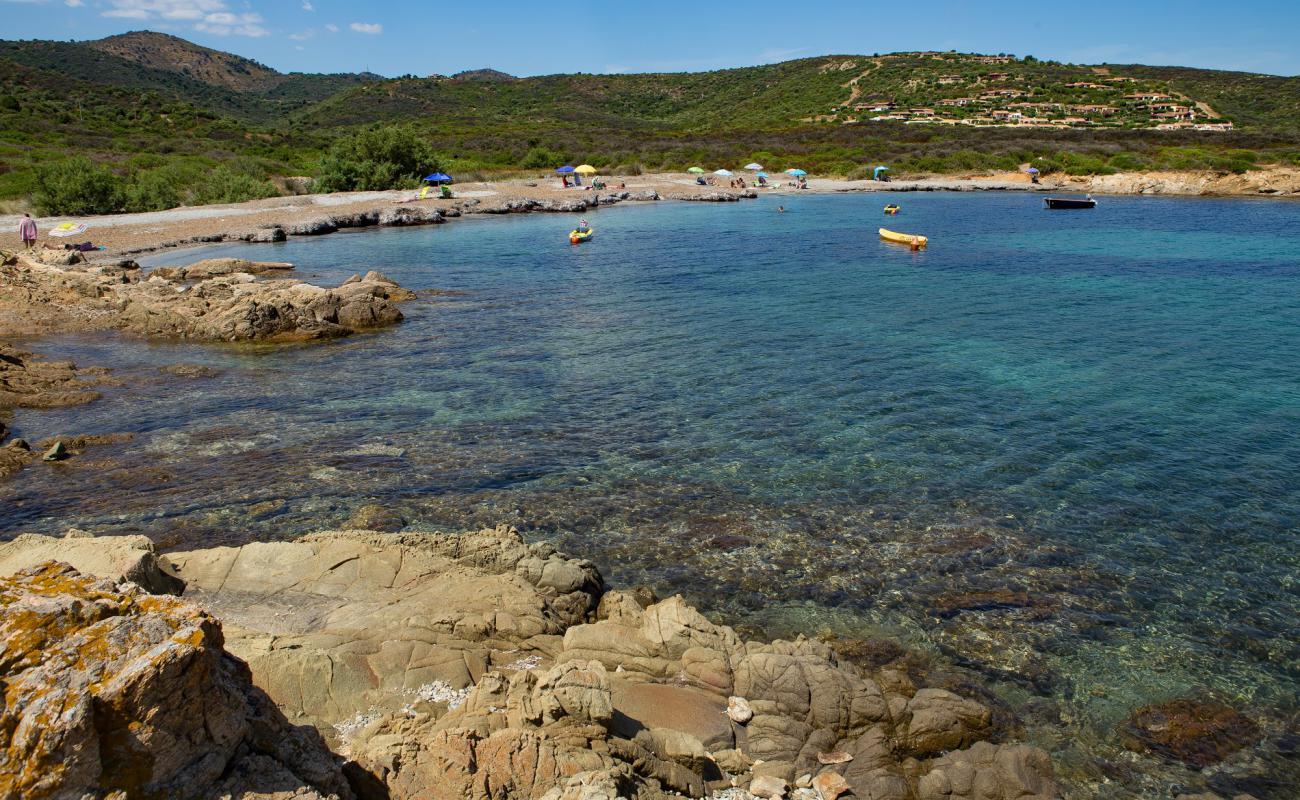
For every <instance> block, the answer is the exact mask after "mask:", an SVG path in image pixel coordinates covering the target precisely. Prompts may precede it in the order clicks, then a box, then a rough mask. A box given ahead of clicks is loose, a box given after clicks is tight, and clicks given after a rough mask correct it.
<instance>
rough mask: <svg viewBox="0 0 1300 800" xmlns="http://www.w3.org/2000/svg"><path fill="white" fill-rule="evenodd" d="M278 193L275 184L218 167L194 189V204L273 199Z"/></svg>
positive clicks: (224, 167)
mask: <svg viewBox="0 0 1300 800" xmlns="http://www.w3.org/2000/svg"><path fill="white" fill-rule="evenodd" d="M277 194H279V192H278V191H277V190H276V188H275V184H273V183H271V182H270V181H268V180H264V179H260V178H256V177H253V176H252V175H249V174H247V173H242V172H236V171H235V170H233V169H231V168H229V167H226V166H220V167H217V168H216V169H214V170H212V171H211V172H209V173H208V176H207V178H206V179H205V180H204V181H203V182H201V183H200V184H199V185H198V186H197V187H195V189H194V203H195V204H196V205H207V204H209V203H242V202H244V201H246V200H260V199H262V198H263V197H275V196H276V195H277Z"/></svg>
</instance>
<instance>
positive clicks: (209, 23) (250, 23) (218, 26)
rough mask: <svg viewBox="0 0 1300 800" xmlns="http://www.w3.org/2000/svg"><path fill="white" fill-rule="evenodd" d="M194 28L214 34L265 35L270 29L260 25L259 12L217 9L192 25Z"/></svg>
mask: <svg viewBox="0 0 1300 800" xmlns="http://www.w3.org/2000/svg"><path fill="white" fill-rule="evenodd" d="M194 30H196V31H203V32H204V33H210V34H212V35H214V36H229V35H230V34H232V33H233V34H235V35H236V36H252V37H254V38H256V37H258V36H266V35H267V34H268V33H270V31H268V30H267V29H266V28H263V27H262V17H261V15H260V14H253V13H251V12H248V13H243V14H232V13H230V12H229V11H217V12H215V13H212V14H208V15H207V16H205V17H204V18H203V21H202V22H200V23H198V24H197V25H195V26H194Z"/></svg>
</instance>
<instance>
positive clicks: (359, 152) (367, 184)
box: [314, 125, 442, 192]
mask: <svg viewBox="0 0 1300 800" xmlns="http://www.w3.org/2000/svg"><path fill="white" fill-rule="evenodd" d="M441 169H442V167H441V164H440V163H439V161H438V157H437V155H436V154H435V153H434V151H433V146H432V145H430V144H429V142H428V141H427V140H425V139H424V138H423V137H421V136H420V134H419V132H418V131H417V130H416V129H415V128H413V127H405V126H396V125H394V126H389V127H384V128H370V129H368V130H364V131H361V132H359V133H356V134H354V135H352V136H349V137H347V138H346V139H342V140H340V141H338V142H336V143H335V144H334V145H333V146H332V147H331V148H330V150H329V152H328V153H326V155H325V157H324V158H323V159H322V160H321V165H320V172H319V174H318V176H317V178H316V182H315V186H314V188H315V190H316V191H318V192H351V191H374V190H378V189H402V188H408V187H411V186H415V185H417V184H418V183H419V181H420V178H421V177H422V176H424V175H425V174H426V173H428V172H437V171H439V170H441Z"/></svg>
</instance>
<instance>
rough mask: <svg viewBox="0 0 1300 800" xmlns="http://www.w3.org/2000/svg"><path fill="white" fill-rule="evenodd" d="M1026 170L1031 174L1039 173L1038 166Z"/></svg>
mask: <svg viewBox="0 0 1300 800" xmlns="http://www.w3.org/2000/svg"><path fill="white" fill-rule="evenodd" d="M1025 172H1028V173H1029V174H1030V175H1037V174H1038V167H1030V168H1029V169H1027V170H1025Z"/></svg>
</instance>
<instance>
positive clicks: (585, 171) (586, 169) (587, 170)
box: [573, 164, 596, 175]
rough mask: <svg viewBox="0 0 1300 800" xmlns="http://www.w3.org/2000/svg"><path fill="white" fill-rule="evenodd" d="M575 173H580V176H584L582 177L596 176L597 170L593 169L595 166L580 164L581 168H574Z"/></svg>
mask: <svg viewBox="0 0 1300 800" xmlns="http://www.w3.org/2000/svg"><path fill="white" fill-rule="evenodd" d="M573 171H574V172H577V173H579V174H582V175H595V174H596V168H595V167H593V166H592V165H590V164H580V165H579V166H576V167H574V168H573Z"/></svg>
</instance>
